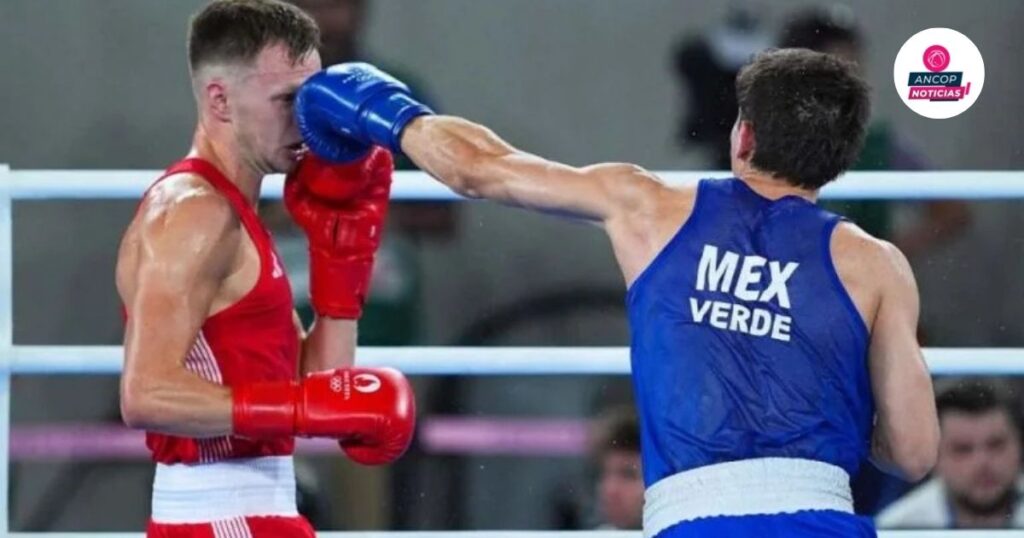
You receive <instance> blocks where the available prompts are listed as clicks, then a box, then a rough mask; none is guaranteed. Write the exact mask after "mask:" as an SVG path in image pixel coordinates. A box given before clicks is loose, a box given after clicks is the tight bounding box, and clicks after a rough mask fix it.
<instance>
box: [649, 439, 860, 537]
mask: <svg viewBox="0 0 1024 538" xmlns="http://www.w3.org/2000/svg"><path fill="white" fill-rule="evenodd" d="M800 510H836V511H840V512H847V513H853V496H852V495H851V493H850V477H849V475H847V474H846V471H844V470H842V469H841V468H839V467H836V466H835V465H831V464H828V463H823V462H820V461H812V460H804V459H790V458H759V459H751V460H741V461H733V462H728V463H719V464H715V465H708V466H705V467H699V468H697V469H693V470H690V471H685V472H682V473H678V474H674V475H672V476H669V477H667V478H664V479H662V480H659V481H658V482H656V483H655V484H654V485H652V486H651V487H649V488H647V491H646V492H645V493H644V536H645V537H646V538H650V537H652V536H655V535H656V534H658V533H659V532H661V531H663V530H665V529H667V528H668V527H671V526H672V525H675V524H676V523H680V522H683V521H690V520H693V519H697V518H702V517H713V516H748V515H755V514H784V513H792V512H797V511H800Z"/></svg>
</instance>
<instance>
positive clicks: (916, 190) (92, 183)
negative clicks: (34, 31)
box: [8, 170, 1024, 201]
mask: <svg viewBox="0 0 1024 538" xmlns="http://www.w3.org/2000/svg"><path fill="white" fill-rule="evenodd" d="M161 173H162V172H161V171H159V170H11V171H10V173H9V175H8V177H9V179H10V181H11V195H12V196H13V197H14V199H16V200H27V199H35V200H41V199H100V198H122V199H123V198H129V199H132V198H138V197H139V196H140V195H141V194H142V192H143V191H144V190H145V189H146V187H147V186H149V184H150V183H152V182H153V181H154V180H155V179H157V178H158V177H160V175H161ZM655 173H656V174H657V175H658V176H659V177H660V178H662V180H664V181H665V182H666V183H669V184H671V185H681V184H688V183H694V182H696V181H697V180H699V179H701V178H708V177H728V176H729V175H730V174H729V172H725V171H686V172H679V171H668V172H655ZM283 181H284V178H283V177H282V176H280V175H274V176H270V177H268V178H267V179H266V181H264V183H263V191H262V194H263V196H264V197H266V198H280V197H281V191H282V184H283ZM391 196H392V198H393V199H395V200H422V201H427V200H455V199H460V197H459V196H457V195H455V194H454V193H452V192H451V191H450V190H448V188H447V187H445V186H444V185H441V184H440V183H438V182H437V181H435V180H433V179H431V178H430V177H429V176H427V175H426V174H424V173H423V172H396V173H395V182H394V185H393V187H392V194H391ZM822 198H823V199H847V200H849V199H900V200H925V199H972V200H991V199H1006V198H1024V172H1021V171H1000V172H989V171H955V172H953V171H949V172H923V171H918V172H850V173H848V174H846V176H844V177H842V178H840V180H839V181H837V182H835V183H832V184H830V185H828V186H827V187H825V189H824V190H823V191H822Z"/></svg>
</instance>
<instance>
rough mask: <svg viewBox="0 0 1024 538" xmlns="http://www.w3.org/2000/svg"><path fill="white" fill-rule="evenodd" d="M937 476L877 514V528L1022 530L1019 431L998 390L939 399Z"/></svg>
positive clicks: (967, 387) (969, 390)
mask: <svg viewBox="0 0 1024 538" xmlns="http://www.w3.org/2000/svg"><path fill="white" fill-rule="evenodd" d="M937 407H938V412H939V424H940V427H941V429H942V438H941V442H940V445H939V461H938V464H937V465H936V467H935V476H934V478H932V479H931V480H930V481H928V482H926V483H925V484H924V485H922V486H921V487H919V488H918V489H916V490H914V491H913V492H911V493H910V494H909V495H907V496H906V497H904V498H903V499H900V500H899V501H897V502H896V503H894V504H893V505H892V506H890V507H888V508H886V509H885V510H883V511H882V513H881V514H879V516H878V518H877V523H878V526H879V528H889V529H892V528H904V529H938V528H1006V527H1010V528H1024V474H1022V466H1021V425H1020V422H1019V420H1018V417H1017V416H1016V414H1015V412H1014V407H1013V404H1012V403H1011V400H1010V399H1009V398H1007V397H1006V396H1005V395H1004V394H1002V393H1001V392H1000V391H999V390H998V388H997V387H995V386H993V385H990V384H987V383H984V382H980V381H970V382H964V383H959V384H957V385H955V386H953V387H952V388H950V389H948V390H946V391H943V392H941V393H940V395H939V397H938V399H937Z"/></svg>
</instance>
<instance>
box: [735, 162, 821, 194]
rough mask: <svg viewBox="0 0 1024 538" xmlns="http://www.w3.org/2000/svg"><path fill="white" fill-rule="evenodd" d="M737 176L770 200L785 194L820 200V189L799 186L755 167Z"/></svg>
mask: <svg viewBox="0 0 1024 538" xmlns="http://www.w3.org/2000/svg"><path fill="white" fill-rule="evenodd" d="M737 177H739V179H740V180H741V181H743V182H744V183H746V184H747V186H748V187H750V189H751V190H753V191H754V192H756V193H758V194H760V195H761V196H763V197H765V198H768V199H769V200H778V199H779V198H783V197H785V196H797V197H800V198H804V199H805V200H809V201H811V202H817V201H818V191H816V190H808V189H804V188H801V187H797V186H794V185H791V184H790V183H788V182H786V181H785V180H782V179H778V178H776V177H774V176H771V175H769V174H765V173H762V172H759V171H756V170H753V169H748V170H745V171H743V173H741V174H737Z"/></svg>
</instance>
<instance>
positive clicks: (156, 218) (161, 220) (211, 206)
mask: <svg viewBox="0 0 1024 538" xmlns="http://www.w3.org/2000/svg"><path fill="white" fill-rule="evenodd" d="M140 217H141V218H142V221H143V222H142V224H143V226H144V227H146V228H150V227H151V225H154V224H155V225H158V226H159V227H161V228H163V227H165V226H168V225H177V226H180V227H182V228H186V229H187V228H192V227H197V226H198V227H205V228H210V229H212V230H221V231H225V232H227V231H231V230H233V229H237V228H239V226H240V220H239V218H238V215H237V213H236V212H235V210H234V208H233V207H232V205H231V202H230V201H229V200H228V199H227V198H226V197H225V196H224V195H223V194H221V193H220V192H219V191H218V190H217V189H216V188H215V187H214V186H213V185H211V184H210V183H209V182H208V181H207V180H205V179H203V177H202V176H199V175H197V174H193V173H179V174H172V175H170V176H167V177H166V178H164V179H162V180H161V181H160V182H158V183H157V184H156V185H154V186H153V187H152V188H151V189H150V190H149V192H148V193H147V194H146V198H145V200H143V202H142V206H141V211H140Z"/></svg>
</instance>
